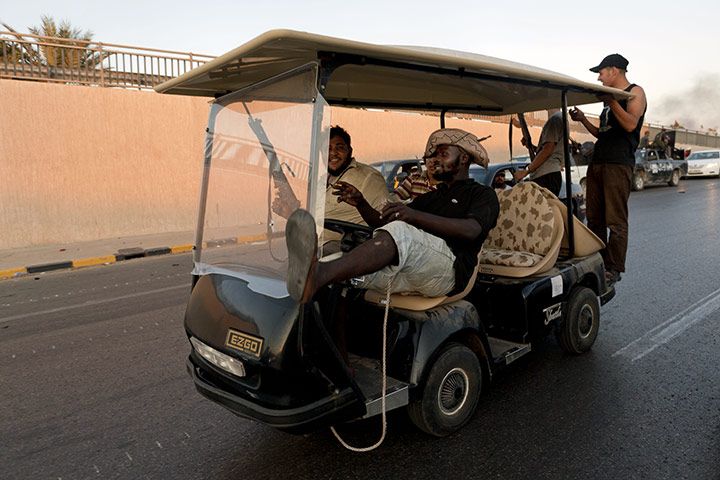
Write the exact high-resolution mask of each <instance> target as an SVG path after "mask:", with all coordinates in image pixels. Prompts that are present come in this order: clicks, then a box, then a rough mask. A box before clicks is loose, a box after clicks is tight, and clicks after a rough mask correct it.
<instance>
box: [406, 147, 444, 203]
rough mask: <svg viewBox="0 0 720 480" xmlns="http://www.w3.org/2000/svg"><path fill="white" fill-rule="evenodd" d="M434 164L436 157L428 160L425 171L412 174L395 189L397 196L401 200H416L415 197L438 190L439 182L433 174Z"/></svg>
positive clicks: (426, 160)
mask: <svg viewBox="0 0 720 480" xmlns="http://www.w3.org/2000/svg"><path fill="white" fill-rule="evenodd" d="M434 164H435V157H433V158H426V159H425V170H423V171H422V172H420V173H417V172H414V173H411V174H410V175H409V176H408V177H407V178H406V179H405V181H403V183H401V184H400V185H398V186H397V187H396V188H395V195H397V196H398V198H400V200H408V199H410V200H414V199H415V197H419V196H420V195H423V194H425V193H428V192H432V191H434V190H437V184H438V181H437V180H435V177H433V174H432V170H433V168H434Z"/></svg>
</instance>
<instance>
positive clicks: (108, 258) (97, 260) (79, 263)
mask: <svg viewBox="0 0 720 480" xmlns="http://www.w3.org/2000/svg"><path fill="white" fill-rule="evenodd" d="M115 261H116V259H115V255H103V256H101V257H92V258H85V259H83V260H73V262H72V264H73V267H75V268H80V267H89V266H91V265H102V264H103V263H115Z"/></svg>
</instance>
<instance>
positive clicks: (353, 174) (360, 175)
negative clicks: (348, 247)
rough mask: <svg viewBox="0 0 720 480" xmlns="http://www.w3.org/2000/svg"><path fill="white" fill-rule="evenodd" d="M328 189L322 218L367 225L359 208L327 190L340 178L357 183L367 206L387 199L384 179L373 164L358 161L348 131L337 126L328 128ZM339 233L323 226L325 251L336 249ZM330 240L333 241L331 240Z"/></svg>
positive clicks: (381, 203) (378, 204)
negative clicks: (354, 155) (353, 153)
mask: <svg viewBox="0 0 720 480" xmlns="http://www.w3.org/2000/svg"><path fill="white" fill-rule="evenodd" d="M329 150H330V151H329V156H328V177H327V190H326V192H325V218H331V219H335V220H344V221H346V222H352V223H358V224H360V225H367V223H365V220H364V219H363V217H362V215H360V213H359V212H358V210H357V209H356V208H354V207H352V206H350V205H349V204H347V203H344V202H342V201H341V199H339V198H336V197H334V196H333V195H331V194H330V193H331V192H332V190H331V189H332V187H333V186H335V185H336V184H337V183H338V182H339V181H343V182H347V183H350V184H352V185H355V186H357V189H358V190H359V191H360V192H361V193H362V195H363V197H364V198H365V199H367V201H368V203H369V204H370V206H372V207H373V208H375V209H380V208H382V206H383V205H384V204H385V203H387V201H388V200H390V194H389V192H388V189H387V184H386V183H385V179H384V178H383V176H382V175H381V174H380V172H378V171H377V170H376V169H375V168H373V167H371V166H369V165H365V164H363V163H360V162H358V161H357V160H355V159H354V158H353V156H352V146H351V145H350V135H349V134H348V133H347V132H346V131H345V130H344V129H343V128H342V127H340V126H337V125H336V126H334V127H332V128H331V129H330V148H329ZM339 240H340V234H339V233H336V232H331V231H329V230H325V232H324V233H323V242H324V243H326V246H325V247H324V249H323V251H324V253H325V254H328V253H333V252H336V251H339ZM331 242H332V243H331Z"/></svg>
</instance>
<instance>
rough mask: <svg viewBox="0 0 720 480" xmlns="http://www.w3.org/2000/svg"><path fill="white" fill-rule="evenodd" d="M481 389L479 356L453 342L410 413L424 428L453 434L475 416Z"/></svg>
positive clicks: (429, 430)
mask: <svg viewBox="0 0 720 480" xmlns="http://www.w3.org/2000/svg"><path fill="white" fill-rule="evenodd" d="M481 388H482V371H481V369H480V362H478V359H477V357H476V356H475V354H474V353H473V352H472V351H471V350H470V349H469V348H467V347H466V346H464V345H461V344H459V343H451V344H449V345H447V346H446V347H445V348H444V349H443V350H442V352H441V353H440V356H439V357H438V358H437V360H436V361H435V363H434V364H433V366H432V368H431V369H430V373H429V374H428V377H427V380H426V381H425V385H424V386H423V387H422V395H421V398H420V399H419V400H417V401H415V402H412V403H410V405H408V414H409V415H410V419H411V420H412V421H413V423H414V424H415V425H417V426H418V428H420V429H421V430H422V431H424V432H426V433H429V434H431V435H435V436H438V437H444V436H446V435H450V434H451V433H453V432H455V431H456V430H458V429H459V428H460V427H462V426H463V425H465V424H466V423H467V422H468V421H469V420H470V418H472V415H473V413H474V412H475V408H476V407H477V403H478V398H479V397H480V390H481Z"/></svg>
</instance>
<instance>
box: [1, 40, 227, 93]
mask: <svg viewBox="0 0 720 480" xmlns="http://www.w3.org/2000/svg"><path fill="white" fill-rule="evenodd" d="M213 58H215V57H213V56H210V55H202V54H197V53H184V52H174V51H171V50H155V49H151V48H143V47H129V46H126V45H116V44H112V43H102V42H93V41H84V40H74V39H67V38H58V37H45V36H41V35H33V34H29V33H15V32H7V31H1V30H0V78H9V79H16V80H35V81H41V82H55V83H65V84H72V85H94V86H99V87H115V88H137V89H151V88H153V87H154V86H155V85H158V84H160V83H163V82H165V81H166V80H169V79H171V78H174V77H177V76H178V75H182V74H183V73H185V72H188V71H190V70H192V69H193V68H196V67H198V66H200V65H202V64H204V63H206V62H208V61H210V60H212V59H213Z"/></svg>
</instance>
